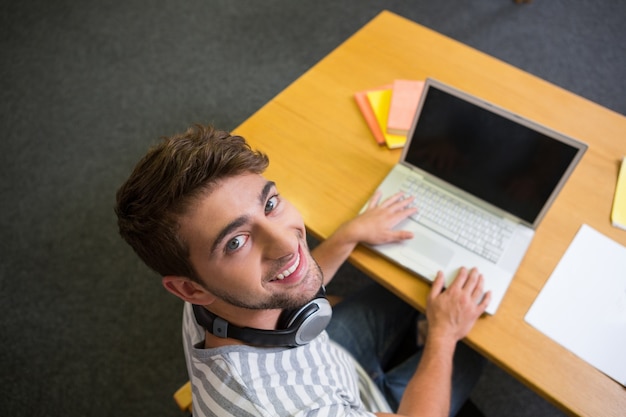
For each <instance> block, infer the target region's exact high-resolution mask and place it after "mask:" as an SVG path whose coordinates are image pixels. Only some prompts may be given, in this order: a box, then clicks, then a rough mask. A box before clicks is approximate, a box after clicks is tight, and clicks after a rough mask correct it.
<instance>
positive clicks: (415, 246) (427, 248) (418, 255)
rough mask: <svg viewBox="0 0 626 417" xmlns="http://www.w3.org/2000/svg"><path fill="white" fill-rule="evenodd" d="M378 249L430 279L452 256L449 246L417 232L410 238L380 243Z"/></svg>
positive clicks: (444, 266) (452, 252)
mask: <svg viewBox="0 0 626 417" xmlns="http://www.w3.org/2000/svg"><path fill="white" fill-rule="evenodd" d="M379 249H380V250H381V251H382V252H383V253H384V254H386V255H387V256H389V257H391V258H392V259H394V258H395V259H396V260H397V261H398V262H399V263H401V264H403V265H404V266H405V267H407V268H409V269H412V270H414V271H415V272H417V273H419V274H420V275H424V276H425V277H426V278H430V279H432V278H434V275H435V274H436V273H437V271H439V270H445V269H446V267H447V265H448V264H449V263H450V261H451V260H452V257H453V256H454V251H453V250H452V249H451V248H449V247H447V246H444V245H442V244H441V243H439V242H436V241H434V240H433V239H431V238H429V237H427V236H424V235H422V234H419V233H416V234H415V237H414V238H413V239H411V240H408V241H403V242H401V243H395V244H392V245H381V246H379Z"/></svg>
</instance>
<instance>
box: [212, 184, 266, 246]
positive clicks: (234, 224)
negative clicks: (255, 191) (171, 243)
mask: <svg viewBox="0 0 626 417" xmlns="http://www.w3.org/2000/svg"><path fill="white" fill-rule="evenodd" d="M275 186H276V183H275V182H274V181H268V182H266V183H265V186H263V189H262V190H261V193H260V194H259V196H258V201H259V205H261V206H263V205H265V201H266V200H267V196H268V195H269V193H270V191H271V190H272V189H273V188H274V187H275ZM248 219H249V217H248V216H239V217H237V218H236V219H234V220H233V221H231V222H230V223H228V224H227V225H226V227H224V228H223V229H222V230H221V231H220V232H219V234H218V235H217V237H216V238H215V241H214V242H213V244H212V245H211V253H214V252H215V250H216V249H217V247H218V246H219V245H220V244H221V243H222V241H223V240H224V238H225V237H226V236H227V235H229V234H230V233H231V232H232V231H233V230H235V229H237V228H238V227H241V226H243V225H244V224H246V223H247V222H248Z"/></svg>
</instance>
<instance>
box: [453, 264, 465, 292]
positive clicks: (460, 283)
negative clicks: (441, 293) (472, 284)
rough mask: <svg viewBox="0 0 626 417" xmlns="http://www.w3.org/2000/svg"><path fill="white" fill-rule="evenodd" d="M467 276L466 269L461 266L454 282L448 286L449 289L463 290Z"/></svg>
mask: <svg viewBox="0 0 626 417" xmlns="http://www.w3.org/2000/svg"><path fill="white" fill-rule="evenodd" d="M467 276H468V274H467V268H465V267H464V266H462V267H461V269H459V272H458V274H457V275H456V278H455V279H454V282H453V283H452V285H450V288H457V287H458V288H463V287H464V286H465V282H466V281H467Z"/></svg>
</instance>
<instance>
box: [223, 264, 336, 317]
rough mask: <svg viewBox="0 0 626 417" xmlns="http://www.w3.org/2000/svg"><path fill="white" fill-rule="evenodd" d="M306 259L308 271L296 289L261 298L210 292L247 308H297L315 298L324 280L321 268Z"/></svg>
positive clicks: (229, 302)
mask: <svg viewBox="0 0 626 417" xmlns="http://www.w3.org/2000/svg"><path fill="white" fill-rule="evenodd" d="M308 260H309V272H308V273H307V276H306V277H305V278H304V280H305V281H306V282H305V283H303V285H302V287H299V288H298V290H296V291H291V292H281V293H273V294H271V295H269V296H268V297H267V298H265V299H263V300H249V299H244V298H242V297H240V296H238V295H237V294H231V293H227V292H222V291H221V290H219V289H218V290H217V291H214V290H212V292H213V294H214V295H216V296H217V297H218V298H220V299H222V300H223V301H225V302H227V303H228V304H231V305H233V306H235V307H239V308H244V309H248V310H275V309H278V310H291V309H298V308H300V307H302V306H303V305H305V304H306V303H308V302H309V301H311V300H312V299H313V298H315V296H316V295H317V292H318V291H319V289H320V287H321V286H322V283H323V282H324V276H323V273H322V268H321V267H320V266H319V264H318V263H317V262H316V261H315V260H314V259H313V257H312V256H309V259H308ZM277 285H280V284H277Z"/></svg>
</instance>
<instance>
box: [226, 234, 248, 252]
mask: <svg viewBox="0 0 626 417" xmlns="http://www.w3.org/2000/svg"><path fill="white" fill-rule="evenodd" d="M247 241H248V237H247V236H246V235H239V236H235V237H234V238H232V239H231V240H229V241H228V242H227V243H226V252H234V251H236V250H237V249H239V248H241V247H242V246H243V245H245V244H246V242H247Z"/></svg>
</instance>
